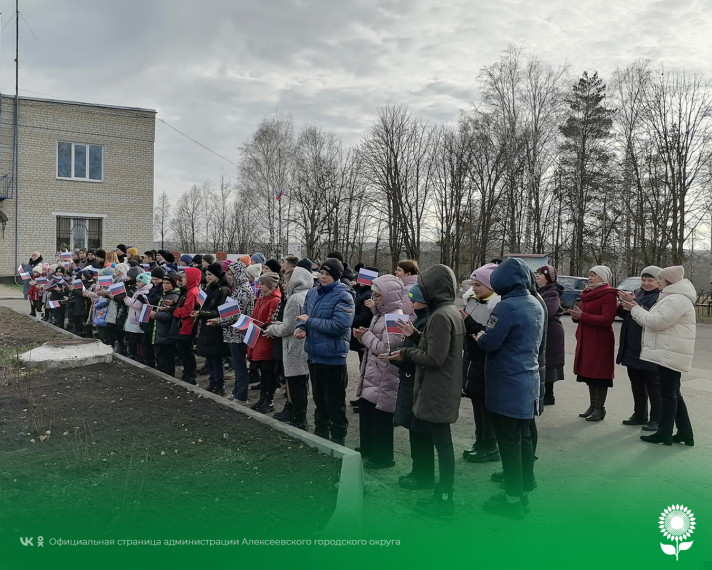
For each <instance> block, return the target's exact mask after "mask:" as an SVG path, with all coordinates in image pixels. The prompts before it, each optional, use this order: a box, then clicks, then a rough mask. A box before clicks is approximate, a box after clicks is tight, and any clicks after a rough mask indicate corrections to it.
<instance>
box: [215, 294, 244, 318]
mask: <svg viewBox="0 0 712 570" xmlns="http://www.w3.org/2000/svg"><path fill="white" fill-rule="evenodd" d="M218 314H219V315H220V318H221V319H227V318H228V317H234V316H235V315H239V314H240V305H238V304H237V303H236V302H235V300H234V299H233V298H232V297H228V300H227V302H226V303H225V304H224V305H220V306H219V307H218Z"/></svg>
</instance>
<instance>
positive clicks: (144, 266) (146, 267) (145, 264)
mask: <svg viewBox="0 0 712 570" xmlns="http://www.w3.org/2000/svg"><path fill="white" fill-rule="evenodd" d="M141 269H143V270H144V271H148V270H149V269H151V266H150V265H149V264H148V263H142V264H141Z"/></svg>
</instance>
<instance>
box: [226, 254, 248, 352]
mask: <svg viewBox="0 0 712 570" xmlns="http://www.w3.org/2000/svg"><path fill="white" fill-rule="evenodd" d="M228 268H229V269H230V271H232V274H233V275H234V277H235V285H234V286H233V288H232V293H231V295H230V296H231V297H232V298H233V299H234V300H235V301H237V304H238V305H239V307H240V314H241V315H247V316H248V317H249V316H250V315H252V311H253V310H254V309H255V295H254V293H253V292H252V287H250V280H249V279H248V278H247V273H246V272H245V269H247V266H246V265H245V264H244V263H242V261H236V262H234V263H231V264H230V265H229V266H228ZM238 318H240V315H233V316H232V317H227V318H226V319H223V318H222V317H218V323H219V324H220V326H221V327H222V328H223V329H222V333H223V341H225V342H232V343H237V342H242V341H243V340H244V338H245V332H244V331H239V330H237V329H236V328H233V326H232V325H233V324H234V323H235V322H236V321H237V319H238Z"/></svg>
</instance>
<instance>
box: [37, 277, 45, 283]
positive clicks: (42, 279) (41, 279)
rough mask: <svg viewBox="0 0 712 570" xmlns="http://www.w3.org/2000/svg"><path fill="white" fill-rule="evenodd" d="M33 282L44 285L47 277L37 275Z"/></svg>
mask: <svg viewBox="0 0 712 570" xmlns="http://www.w3.org/2000/svg"><path fill="white" fill-rule="evenodd" d="M35 282H36V283H37V284H38V285H44V284H45V283H47V278H46V277H38V278H37V279H35Z"/></svg>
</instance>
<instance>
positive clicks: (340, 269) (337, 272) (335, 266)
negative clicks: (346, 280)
mask: <svg viewBox="0 0 712 570" xmlns="http://www.w3.org/2000/svg"><path fill="white" fill-rule="evenodd" d="M319 271H326V272H327V273H328V274H329V275H331V276H332V277H333V278H334V281H338V280H339V279H341V276H342V275H343V274H344V266H343V265H342V264H341V262H340V261H339V260H338V259H336V258H335V257H330V258H328V259H327V260H326V261H325V262H324V263H322V264H321V265H320V266H319Z"/></svg>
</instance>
